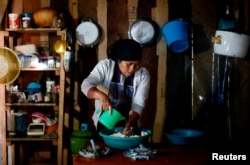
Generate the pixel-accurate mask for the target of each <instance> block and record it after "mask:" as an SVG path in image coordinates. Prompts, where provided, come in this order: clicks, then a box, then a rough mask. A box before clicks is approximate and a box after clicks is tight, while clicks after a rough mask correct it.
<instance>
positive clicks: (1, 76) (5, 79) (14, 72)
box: [0, 47, 21, 84]
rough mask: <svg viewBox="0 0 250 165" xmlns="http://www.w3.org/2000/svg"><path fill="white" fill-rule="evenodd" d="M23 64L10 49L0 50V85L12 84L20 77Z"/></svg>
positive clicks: (3, 48)
mask: <svg viewBox="0 0 250 165" xmlns="http://www.w3.org/2000/svg"><path fill="white" fill-rule="evenodd" d="M20 70H21V62H20V60H19V58H18V56H17V54H16V53H15V52H14V51H13V50H12V49H10V48H7V47H1V48H0V84H10V83H12V82H14V81H15V80H16V79H17V77H18V76H19V73H20Z"/></svg>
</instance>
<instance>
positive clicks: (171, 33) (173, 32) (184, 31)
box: [162, 19, 189, 53]
mask: <svg viewBox="0 0 250 165" xmlns="http://www.w3.org/2000/svg"><path fill="white" fill-rule="evenodd" d="M162 35H163V36H164V38H165V40H166V42H167V45H168V47H169V48H170V50H171V51H172V52H174V53H181V52H184V51H185V50H187V48H188V47H189V24H188V23H187V22H186V21H184V20H181V19H177V20H173V21H170V22H167V23H166V24H164V25H163V27H162Z"/></svg>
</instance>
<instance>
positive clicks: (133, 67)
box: [118, 60, 141, 77]
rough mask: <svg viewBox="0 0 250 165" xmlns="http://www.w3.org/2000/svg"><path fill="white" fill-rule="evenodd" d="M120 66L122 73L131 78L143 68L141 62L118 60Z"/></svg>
mask: <svg viewBox="0 0 250 165" xmlns="http://www.w3.org/2000/svg"><path fill="white" fill-rule="evenodd" d="M118 65H119V68H120V71H121V73H122V74H123V75H124V76H126V77H129V76H131V75H133V74H134V73H135V72H136V71H137V70H139V68H140V67H141V62H140V61H123V60H118Z"/></svg>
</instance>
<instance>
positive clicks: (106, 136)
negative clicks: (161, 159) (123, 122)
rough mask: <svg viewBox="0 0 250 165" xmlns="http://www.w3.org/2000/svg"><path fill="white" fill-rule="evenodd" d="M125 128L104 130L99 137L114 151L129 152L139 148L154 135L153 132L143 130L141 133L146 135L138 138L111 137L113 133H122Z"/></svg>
mask: <svg viewBox="0 0 250 165" xmlns="http://www.w3.org/2000/svg"><path fill="white" fill-rule="evenodd" d="M122 130H123V127H115V128H113V129H103V130H101V131H100V132H99V135H100V136H101V137H102V138H103V141H104V143H105V144H106V145H107V146H108V147H110V148H114V149H120V150H127V149H130V148H135V147H138V146H139V145H140V144H142V143H143V141H144V140H147V139H148V138H149V136H150V135H151V134H152V131H151V130H148V129H142V130H141V131H143V132H145V133H146V135H144V136H138V137H116V136H110V135H111V134H113V133H117V132H121V131H122Z"/></svg>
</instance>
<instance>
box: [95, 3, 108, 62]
mask: <svg viewBox="0 0 250 165" xmlns="http://www.w3.org/2000/svg"><path fill="white" fill-rule="evenodd" d="M107 10H108V9H107V1H106V0H97V22H98V24H99V25H100V27H102V37H101V41H100V43H99V45H98V61H100V60H102V59H105V58H107V54H106V52H107V36H108V35H107V33H108V32H107V14H108V12H107Z"/></svg>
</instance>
